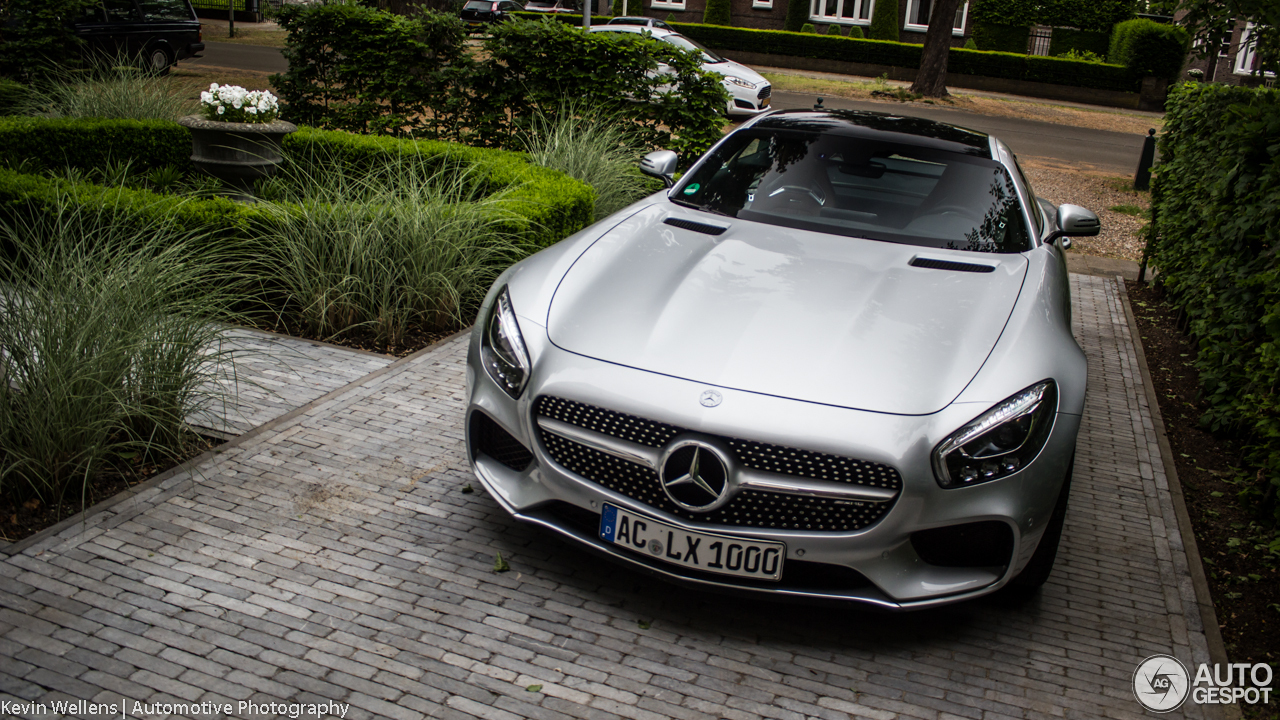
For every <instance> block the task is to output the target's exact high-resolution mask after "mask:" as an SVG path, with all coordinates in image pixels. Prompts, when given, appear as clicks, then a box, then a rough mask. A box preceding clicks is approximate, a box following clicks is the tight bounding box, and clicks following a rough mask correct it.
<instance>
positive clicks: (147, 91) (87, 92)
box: [12, 61, 195, 120]
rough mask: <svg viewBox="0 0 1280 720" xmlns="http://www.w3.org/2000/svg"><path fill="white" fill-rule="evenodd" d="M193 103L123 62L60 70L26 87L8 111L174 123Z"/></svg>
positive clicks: (166, 81) (169, 85) (166, 82)
mask: <svg viewBox="0 0 1280 720" xmlns="http://www.w3.org/2000/svg"><path fill="white" fill-rule="evenodd" d="M194 109H195V103H194V102H193V101H192V100H191V99H189V98H188V97H186V96H185V94H184V93H183V92H182V90H181V88H180V87H179V86H177V85H175V84H174V83H172V82H171V81H170V80H169V79H168V78H163V77H159V76H156V75H151V74H148V73H145V72H142V71H141V70H139V69H138V68H137V67H133V66H131V65H128V64H127V63H110V62H105V61H103V62H99V63H96V64H95V65H94V66H93V67H91V68H90V69H89V70H86V71H82V72H71V71H69V70H65V69H63V70H60V71H57V72H54V73H52V74H51V75H50V76H49V77H48V78H46V79H44V80H42V81H39V82H37V83H35V84H33V85H31V86H30V87H29V88H27V90H26V91H25V92H24V93H23V94H22V95H21V96H19V97H18V98H17V99H15V100H14V107H13V109H12V112H14V114H17V115H32V116H36V117H47V118H90V117H93V118H109V119H120V120H177V119H178V118H180V117H182V116H184V115H189V114H191V112H192V111H193V110H194Z"/></svg>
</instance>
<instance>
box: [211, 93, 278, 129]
mask: <svg viewBox="0 0 1280 720" xmlns="http://www.w3.org/2000/svg"><path fill="white" fill-rule="evenodd" d="M200 105H201V107H202V108H203V109H204V115H205V117H206V118H208V119H210V120H223V121H227V122H244V123H269V122H272V121H273V120H275V119H276V118H277V117H279V115H280V105H279V101H278V100H277V99H276V96H275V95H272V94H271V93H270V92H269V91H267V90H253V91H249V90H245V89H244V88H242V87H240V86H238V85H218V83H213V84H211V85H210V86H209V90H208V91H207V92H202V93H200Z"/></svg>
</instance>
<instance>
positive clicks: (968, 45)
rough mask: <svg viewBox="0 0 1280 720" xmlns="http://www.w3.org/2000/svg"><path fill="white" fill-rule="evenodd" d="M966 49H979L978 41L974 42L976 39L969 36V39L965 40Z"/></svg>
mask: <svg viewBox="0 0 1280 720" xmlns="http://www.w3.org/2000/svg"><path fill="white" fill-rule="evenodd" d="M964 49H965V50H977V49H978V43H976V42H974V41H973V38H968V39H967V40H965V41H964Z"/></svg>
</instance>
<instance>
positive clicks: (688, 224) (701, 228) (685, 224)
mask: <svg viewBox="0 0 1280 720" xmlns="http://www.w3.org/2000/svg"><path fill="white" fill-rule="evenodd" d="M662 222H664V223H666V224H668V225H671V226H673V227H678V228H680V229H682V230H692V231H694V232H700V233H702V234H704V235H721V234H723V233H724V231H725V230H728V229H729V228H727V227H720V226H719V225H704V224H703V223H700V222H694V221H692V220H681V219H680V218H667V219H666V220H663V221H662Z"/></svg>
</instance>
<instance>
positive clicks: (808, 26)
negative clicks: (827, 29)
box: [800, 23, 818, 35]
mask: <svg viewBox="0 0 1280 720" xmlns="http://www.w3.org/2000/svg"><path fill="white" fill-rule="evenodd" d="M800 32H802V33H805V34H808V35H817V34H818V28H816V27H814V24H813V23H805V24H804V25H802V26H800Z"/></svg>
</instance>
